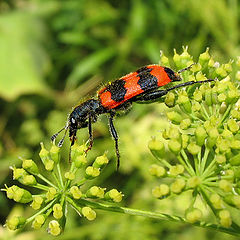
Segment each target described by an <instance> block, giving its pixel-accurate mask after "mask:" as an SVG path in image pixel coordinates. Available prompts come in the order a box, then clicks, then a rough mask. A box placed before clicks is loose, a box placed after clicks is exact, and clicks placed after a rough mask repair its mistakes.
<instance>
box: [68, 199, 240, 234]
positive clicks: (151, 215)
mask: <svg viewBox="0 0 240 240" xmlns="http://www.w3.org/2000/svg"><path fill="white" fill-rule="evenodd" d="M71 200H72V199H71ZM72 202H74V205H73V206H74V207H78V208H79V206H78V205H77V203H76V202H75V201H73V200H72ZM69 203H70V202H69ZM79 203H82V204H83V205H88V206H90V207H92V208H95V209H101V210H105V211H110V212H119V213H126V214H129V215H135V216H142V217H148V218H155V219H158V220H167V221H172V222H178V223H188V222H187V221H186V219H185V218H183V217H179V216H174V215H169V214H165V213H157V212H150V211H144V210H138V209H132V208H126V207H119V206H115V205H107V204H103V203H98V202H92V201H87V200H84V199H80V200H79ZM193 225H194V226H198V227H202V228H207V229H213V230H217V231H220V232H225V233H228V234H231V235H237V236H239V234H240V233H239V232H238V231H236V230H235V229H232V228H224V227H221V226H219V225H216V224H212V223H205V222H198V223H194V224H193Z"/></svg>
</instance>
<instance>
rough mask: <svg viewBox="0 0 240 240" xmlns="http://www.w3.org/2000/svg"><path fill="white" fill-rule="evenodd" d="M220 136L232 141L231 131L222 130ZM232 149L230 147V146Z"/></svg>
mask: <svg viewBox="0 0 240 240" xmlns="http://www.w3.org/2000/svg"><path fill="white" fill-rule="evenodd" d="M221 136H222V137H223V138H225V139H227V140H232V139H233V134H232V132H231V131H229V130H228V129H224V130H223V131H222V133H221ZM231 147H232V146H231Z"/></svg>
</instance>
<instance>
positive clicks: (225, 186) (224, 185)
mask: <svg viewBox="0 0 240 240" xmlns="http://www.w3.org/2000/svg"><path fill="white" fill-rule="evenodd" d="M218 184H219V187H220V188H221V189H222V190H223V191H224V192H231V191H232V183H231V182H229V181H227V180H225V179H222V180H220V181H219V183H218Z"/></svg>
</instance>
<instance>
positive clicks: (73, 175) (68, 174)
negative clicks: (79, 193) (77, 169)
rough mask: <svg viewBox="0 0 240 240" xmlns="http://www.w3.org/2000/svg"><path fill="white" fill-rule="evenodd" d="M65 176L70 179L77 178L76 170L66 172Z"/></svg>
mask: <svg viewBox="0 0 240 240" xmlns="http://www.w3.org/2000/svg"><path fill="white" fill-rule="evenodd" d="M64 177H65V178H66V179H68V180H71V181H72V180H74V179H75V174H74V172H65V174H64Z"/></svg>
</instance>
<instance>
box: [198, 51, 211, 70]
mask: <svg viewBox="0 0 240 240" xmlns="http://www.w3.org/2000/svg"><path fill="white" fill-rule="evenodd" d="M210 58H211V56H210V54H209V48H206V51H205V52H204V53H202V54H200V56H199V59H198V61H199V63H200V65H202V66H204V65H206V64H208V62H209V60H210Z"/></svg>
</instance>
